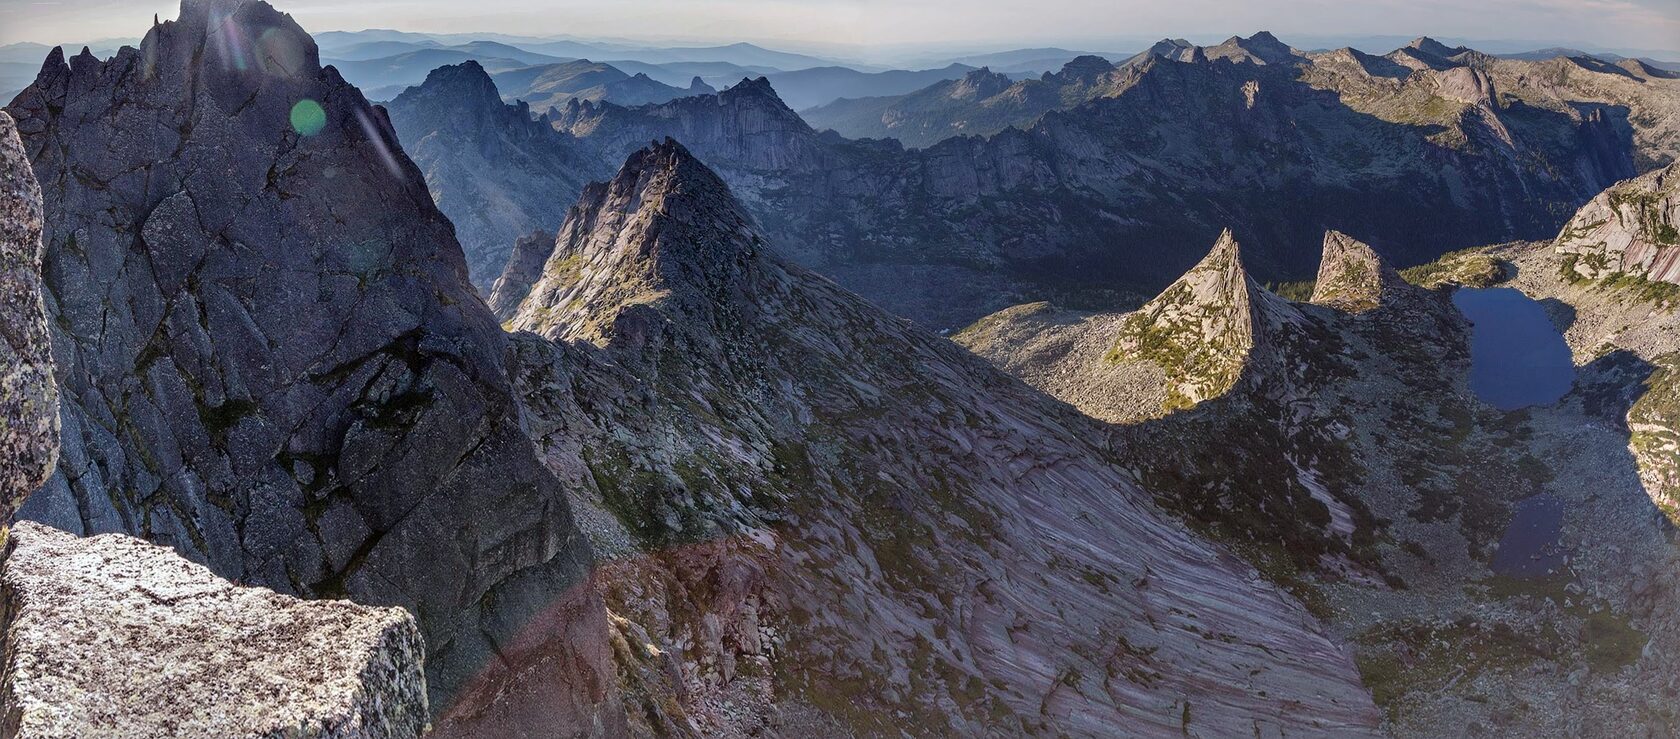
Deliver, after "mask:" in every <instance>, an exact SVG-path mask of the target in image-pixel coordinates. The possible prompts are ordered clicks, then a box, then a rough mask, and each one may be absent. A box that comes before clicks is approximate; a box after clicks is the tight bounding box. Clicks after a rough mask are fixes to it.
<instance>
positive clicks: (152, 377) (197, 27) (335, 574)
mask: <svg viewBox="0 0 1680 739" xmlns="http://www.w3.org/2000/svg"><path fill="white" fill-rule="evenodd" d="M9 110H10V112H11V113H12V115H13V116H14V117H16V118H17V119H18V130H19V132H20V133H21V135H22V140H23V143H24V150H25V152H26V154H27V156H28V157H29V159H30V160H31V162H32V164H33V167H34V170H35V172H36V173H37V175H38V176H39V178H40V179H41V180H42V181H44V182H45V185H44V187H43V188H42V190H43V193H42V194H43V196H44V203H45V230H44V242H45V246H44V256H43V260H42V261H43V263H42V277H43V282H44V284H45V290H46V309H47V314H48V316H49V317H50V321H49V325H51V326H52V329H51V345H52V348H53V354H54V358H55V359H56V365H57V379H58V382H59V386H60V388H61V391H62V405H61V420H62V423H63V427H64V433H63V436H64V445H63V455H62V461H61V463H60V465H59V470H58V474H57V475H55V476H54V477H53V478H52V479H51V480H50V481H49V482H48V483H47V484H46V486H45V487H43V488H42V489H41V490H40V491H38V492H37V493H36V494H35V495H34V496H33V497H32V498H31V499H30V500H29V503H28V504H27V506H26V510H25V512H24V513H25V517H27V518H31V519H35V520H40V521H44V522H48V523H50V524H52V525H54V526H57V527H59V528H62V529H64V530H67V531H71V532H75V533H87V534H94V533H101V532H125V533H130V534H133V535H136V536H139V537H141V538H144V539H147V540H150V541H152V542H156V543H160V544H166V545H168V546H171V547H173V548H175V549H176V550H178V551H179V552H181V553H182V554H183V555H185V556H187V557H188V558H189V559H192V560H194V561H197V562H202V563H204V564H206V565H208V566H209V567H210V569H211V570H212V571H214V572H215V573H216V574H217V575H220V576H222V577H224V578H228V579H232V580H237V581H239V582H244V583H254V584H260V585H264V586H267V587H271V588H274V589H275V590H278V591H281V592H285V593H295V594H298V595H303V596H306V597H345V596H348V597H350V598H353V599H355V600H357V601H359V602H363V603H369V604H378V605H400V606H404V607H406V608H408V609H409V610H410V611H412V612H414V613H415V614H416V615H417V616H418V618H419V625H420V628H421V631H422V633H423V634H424V636H425V638H426V641H427V647H428V649H427V651H428V655H427V660H426V668H427V679H428V683H429V687H430V690H431V694H432V706H433V707H434V709H438V710H442V709H443V707H446V706H448V705H449V704H450V698H451V697H452V696H453V695H454V694H455V693H457V692H458V691H459V690H460V689H461V688H462V686H463V685H466V684H468V683H470V682H471V681H472V679H473V678H474V676H475V675H476V674H477V673H478V672H479V670H480V669H481V668H483V667H484V666H485V665H486V664H487V663H489V662H491V661H492V660H494V659H496V658H497V657H496V655H502V656H503V657H505V658H509V659H512V658H514V657H513V656H510V654H512V653H511V652H510V651H509V650H513V649H515V648H514V647H513V646H511V644H510V643H511V640H512V639H513V638H514V636H515V635H516V634H518V633H520V631H521V629H522V628H523V627H524V626H525V625H526V624H527V622H529V621H530V620H531V619H533V618H537V617H538V616H540V615H541V614H546V613H551V612H554V611H555V610H557V609H558V610H564V609H567V608H572V609H574V610H575V611H576V612H578V613H580V614H582V615H581V616H580V618H583V619H589V618H593V619H595V621H594V622H593V626H594V629H593V631H592V632H590V633H593V634H594V635H595V636H594V637H593V641H591V639H590V638H579V639H577V640H575V641H573V642H569V643H567V644H565V645H563V650H562V651H563V652H564V653H565V654H566V655H567V656H568V658H569V659H568V661H567V662H566V663H565V664H566V668H565V670H563V671H561V672H560V673H559V675H560V676H561V677H564V678H566V679H570V680H571V681H572V682H573V684H574V686H575V689H574V690H573V691H571V692H569V693H567V694H566V697H565V701H564V702H563V703H562V704H558V705H559V706H560V707H559V708H557V709H556V711H557V713H559V714H560V715H561V716H562V718H565V719H566V720H568V721H569V722H570V723H569V725H573V726H579V727H585V728H584V729H580V731H588V730H589V729H588V728H587V727H591V726H593V727H596V729H595V730H596V731H601V730H602V729H601V728H600V727H602V726H605V727H608V728H610V727H611V726H613V725H614V721H615V719H614V718H613V717H614V715H615V714H614V711H616V701H614V700H612V699H611V697H610V696H611V693H612V691H613V686H612V684H611V675H610V674H609V673H608V672H607V669H608V668H607V667H606V665H605V660H606V649H607V646H606V643H605V626H604V623H603V621H602V620H601V619H603V618H604V615H603V614H602V613H601V611H600V608H599V606H598V603H599V601H598V600H596V596H595V595H594V594H593V591H592V590H591V589H590V588H589V587H587V586H586V583H587V579H586V577H587V572H588V568H589V564H590V561H591V556H590V551H589V547H588V545H587V544H586V543H585V542H584V540H583V539H582V538H581V536H580V535H579V533H578V531H577V529H576V527H575V526H574V524H573V521H572V516H571V512H570V509H569V507H568V505H567V502H566V500H565V498H564V496H563V495H562V494H561V492H560V490H559V488H558V486H557V484H556V482H555V480H554V479H553V477H552V475H551V474H550V473H548V472H547V471H546V470H545V469H543V468H542V467H541V466H540V465H539V464H538V462H537V460H536V457H535V455H534V453H533V450H532V447H531V444H530V442H529V441H528V440H527V439H526V437H525V436H524V435H523V434H522V433H521V432H520V430H519V427H518V423H517V418H516V411H515V407H514V403H513V399H512V397H511V396H510V385H509V380H508V377H507V375H506V371H505V369H504V364H503V352H504V343H503V342H504V339H503V337H502V334H501V332H500V330H499V328H498V326H497V322H496V320H495V319H494V317H492V316H491V315H490V313H489V312H488V311H487V310H486V309H485V308H484V304H483V302H482V301H480V300H479V299H478V297H477V296H476V295H475V294H474V291H473V289H472V287H471V285H470V284H468V282H467V278H466V269H465V265H464V263H463V260H462V255H461V251H460V248H459V246H458V245H457V243H456V240H455V237H454V235H453V232H452V230H451V228H450V225H449V223H448V221H447V220H445V219H444V217H443V216H442V215H441V214H440V213H439V212H438V210H437V208H436V207H435V206H434V205H433V203H432V199H431V197H430V194H429V193H428V192H427V189H426V186H425V183H424V181H423V179H422V178H421V174H420V172H419V171H418V170H417V169H415V167H414V166H413V165H412V164H411V163H410V162H409V160H408V159H407V158H406V157H405V156H404V155H403V154H402V152H401V150H400V148H399V147H398V146H397V141H396V137H395V135H394V133H393V132H392V130H391V127H390V125H389V123H388V122H387V120H386V118H385V115H384V114H383V112H382V111H381V110H380V109H378V108H375V107H373V106H371V105H369V104H368V103H367V101H366V100H365V99H364V98H363V97H362V95H361V93H360V92H358V91H357V90H356V89H355V88H354V87H352V86H350V85H348V84H346V83H345V82H344V81H343V80H342V79H341V78H340V77H339V75H338V74H337V73H336V72H335V71H334V70H332V69H331V68H326V69H323V68H321V67H320V66H319V64H318V61H317V53H316V49H315V45H314V43H313V42H312V41H311V40H310V38H309V36H308V35H307V34H305V33H304V32H303V31H302V30H301V29H300V28H299V27H298V25H297V24H296V23H295V22H294V21H293V20H292V19H291V18H290V17H289V16H286V15H284V14H282V13H279V12H277V11H275V10H274V9H273V8H271V7H269V6H268V5H267V4H265V3H262V2H248V1H243V0H215V1H203V2H192V1H189V2H187V3H184V4H183V6H182V10H181V17H180V19H179V20H177V21H173V22H166V23H161V24H158V25H156V26H153V27H152V28H151V29H150V31H149V32H147V34H146V37H145V40H144V41H143V42H142V43H141V45H140V48H138V49H133V48H125V49H123V50H122V51H120V52H119V53H118V54H117V55H116V56H115V57H114V58H112V59H110V60H107V61H102V60H100V59H97V58H95V57H94V56H93V55H91V54H86V53H84V54H80V55H78V56H76V57H75V58H73V59H70V60H68V61H67V60H66V59H65V58H64V57H63V55H62V54H61V53H59V52H56V51H55V52H54V54H53V55H52V56H51V57H50V58H49V59H48V60H47V62H46V64H45V65H44V67H43V69H42V70H41V74H40V76H39V79H38V80H37V81H36V82H35V84H34V85H32V86H31V87H30V88H28V89H27V90H25V91H24V92H23V93H22V94H21V95H20V96H19V97H18V98H17V100H16V101H15V102H14V103H13V105H12V106H11V107H10V109H9ZM585 631H586V632H589V630H588V629H585ZM539 646H541V645H539ZM602 711H605V712H606V713H602Z"/></svg>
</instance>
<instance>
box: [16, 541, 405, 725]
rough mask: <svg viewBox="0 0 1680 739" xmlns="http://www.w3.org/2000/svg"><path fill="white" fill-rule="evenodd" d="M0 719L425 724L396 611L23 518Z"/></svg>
mask: <svg viewBox="0 0 1680 739" xmlns="http://www.w3.org/2000/svg"><path fill="white" fill-rule="evenodd" d="M0 614H3V615H4V618H3V623H0V629H3V630H4V633H3V639H4V649H5V655H6V671H5V680H4V681H3V682H0V730H3V731H4V732H5V734H6V736H12V737H18V738H19V739H58V738H61V737H62V738H64V739H70V738H72V737H87V736H109V737H149V736H176V737H206V738H208V737H269V736H288V737H310V738H315V737H320V738H322V739H325V738H327V737H332V738H334V739H349V738H351V737H357V738H365V739H387V738H389V739H398V738H401V737H418V736H419V735H420V734H421V732H422V731H423V730H424V728H425V727H426V716H427V712H426V683H425V678H424V676H423V675H422V664H423V662H424V658H423V654H424V649H423V646H422V644H421V641H420V631H419V629H418V628H416V627H415V623H414V617H413V616H410V615H409V614H408V612H406V611H404V610H403V609H401V608H372V607H368V606H359V605H355V604H353V603H350V602H347V601H305V600H299V599H297V598H293V597H290V596H286V595H281V594H279V593H275V592H273V591H271V590H267V589H265V588H247V587H240V586H237V585H234V584H232V583H229V582H227V581H226V580H223V579H221V578H219V577H217V576H216V575H215V574H213V573H211V572H210V571H209V570H207V569H205V568H204V567H202V566H200V565H196V564H193V563H191V562H188V561H186V560H184V559H182V558H181V557H180V556H179V555H177V554H175V553H174V552H172V551H170V550H169V549H167V548H164V547H158V546H153V545H151V544H147V543H146V542H143V541H139V540H137V539H134V538H131V537H128V536H124V535H121V534H107V535H104V536H96V537H92V538H88V539H82V538H78V537H76V536H73V535H71V534H67V533H64V532H62V531H57V530H54V529H51V528H48V527H45V526H41V525H39V524H35V523H29V522H24V523H20V524H18V525H17V526H14V527H13V528H12V529H11V532H10V535H9V536H8V538H7V540H6V560H5V565H4V570H3V572H0Z"/></svg>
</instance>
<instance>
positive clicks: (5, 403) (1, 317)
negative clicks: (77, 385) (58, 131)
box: [0, 113, 58, 520]
mask: <svg viewBox="0 0 1680 739" xmlns="http://www.w3.org/2000/svg"><path fill="white" fill-rule="evenodd" d="M40 251H41V188H40V187H39V186H38V185H37V184H36V182H35V175H34V173H33V172H32V171H31V170H30V167H29V159H28V158H27V157H26V156H25V155H24V151H23V145H22V143H21V142H19V141H18V137H17V128H16V126H14V125H13V123H12V119H11V117H10V116H8V115H6V114H5V113H0V517H4V520H10V518H11V515H12V513H13V512H15V511H16V510H17V506H18V504H19V503H21V502H23V498H24V496H26V495H28V494H29V492H30V491H32V490H34V489H35V488H36V487H39V486H40V485H41V483H42V482H43V481H45V480H46V477H47V474H48V473H49V472H51V471H52V468H53V464H54V462H55V460H56V459H57V458H58V393H57V388H56V386H55V385H54V384H53V378H52V357H51V355H50V353H49V345H48V343H47V325H46V320H45V315H44V313H43V312H42V308H41V278H40Z"/></svg>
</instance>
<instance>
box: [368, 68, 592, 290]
mask: <svg viewBox="0 0 1680 739" xmlns="http://www.w3.org/2000/svg"><path fill="white" fill-rule="evenodd" d="M577 104H578V99H577V98H572V99H571V101H570V102H568V103H567V111H566V112H563V113H556V112H553V111H549V112H545V113H544V114H543V116H542V117H539V118H536V119H533V118H532V117H531V110H530V107H529V106H528V105H526V104H525V102H524V101H519V102H517V103H515V104H511V105H510V104H507V103H504V102H502V97H501V92H500V91H499V90H498V89H497V87H496V83H495V81H494V80H493V79H492V78H491V77H490V75H489V74H488V73H487V72H486V71H485V69H484V68H483V67H482V66H480V65H479V64H478V62H475V61H467V62H462V63H460V64H454V65H448V66H443V67H439V68H437V69H434V70H432V72H431V73H430V74H428V75H427V76H426V81H425V82H424V83H422V84H420V85H419V86H417V87H410V88H408V89H407V90H404V91H403V92H402V94H401V95H398V96H397V97H396V99H395V100H392V101H391V102H390V103H389V104H388V105H387V108H388V109H389V111H390V116H391V121H392V126H393V127H394V128H395V129H396V132H397V134H398V136H399V138H400V139H401V140H402V143H403V149H404V150H405V152H406V153H407V154H408V155H409V156H411V157H413V158H414V159H415V161H416V162H419V163H420V164H422V165H423V168H424V170H425V175H426V182H427V185H428V186H429V187H430V188H431V191H432V194H433V195H434V196H435V200H436V202H437V206H438V208H439V209H440V210H442V211H443V213H444V215H446V216H448V217H449V219H450V222H451V223H452V224H453V225H454V226H455V233H456V237H457V238H458V239H459V241H460V243H461V249H462V252H463V254H464V256H465V257H466V259H467V268H468V274H469V277H470V278H471V279H472V281H473V283H474V284H476V285H477V286H478V288H479V290H480V291H481V292H482V293H488V292H489V291H490V290H491V289H492V287H493V281H494V280H495V279H496V277H497V275H498V274H500V273H501V271H502V270H503V269H504V268H505V267H506V266H507V263H508V255H509V253H510V251H511V249H512V248H513V246H514V242H515V241H516V240H517V239H519V238H520V237H521V236H523V235H525V234H527V233H529V232H530V231H532V230H535V229H540V230H544V231H548V232H549V233H550V234H551V235H552V233H553V230H554V229H558V228H559V227H560V221H561V220H562V219H564V218H565V214H566V211H565V209H566V206H567V205H568V204H570V203H571V202H573V201H575V200H576V199H577V194H578V192H579V191H580V190H582V189H583V185H584V184H585V182H587V181H588V179H589V177H590V175H593V174H596V173H597V172H598V171H599V170H598V168H597V167H594V166H591V165H592V164H593V162H592V161H590V160H588V159H587V157H586V155H585V154H584V153H583V152H580V151H579V147H577V146H576V144H575V141H574V140H573V139H572V137H571V136H568V135H567V134H563V133H561V132H559V131H556V130H555V128H554V118H555V117H560V118H562V119H566V118H568V117H576V116H579V115H583V114H584V111H583V109H582V108H579V107H576V106H577ZM584 105H587V103H584Z"/></svg>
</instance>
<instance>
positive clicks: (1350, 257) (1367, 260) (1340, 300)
mask: <svg viewBox="0 0 1680 739" xmlns="http://www.w3.org/2000/svg"><path fill="white" fill-rule="evenodd" d="M1409 289H1411V286H1410V285H1408V284H1407V283H1406V281H1405V280H1403V279H1401V278H1400V273H1398V272H1395V271H1394V268H1393V267H1390V266H1389V265H1388V262H1386V261H1384V260H1383V258H1382V257H1381V256H1379V255H1378V254H1377V252H1376V251H1375V250H1373V249H1372V248H1371V247H1370V246H1369V245H1367V244H1365V243H1364V242H1361V241H1359V240H1357V239H1355V238H1353V237H1352V236H1349V235H1347V234H1344V233H1342V232H1340V231H1326V232H1324V256H1323V259H1322V260H1321V261H1320V262H1319V266H1318V282H1317V283H1316V284H1315V285H1314V286H1313V294H1312V302H1313V303H1316V304H1318V305H1328V306H1332V307H1335V308H1338V309H1341V310H1345V311H1348V312H1350V313H1360V312H1363V311H1367V310H1371V309H1374V308H1376V307H1378V306H1380V305H1382V304H1383V302H1384V300H1385V299H1386V298H1388V297H1389V296H1390V295H1392V294H1394V293H1395V292H1397V291H1403V290H1409Z"/></svg>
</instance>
